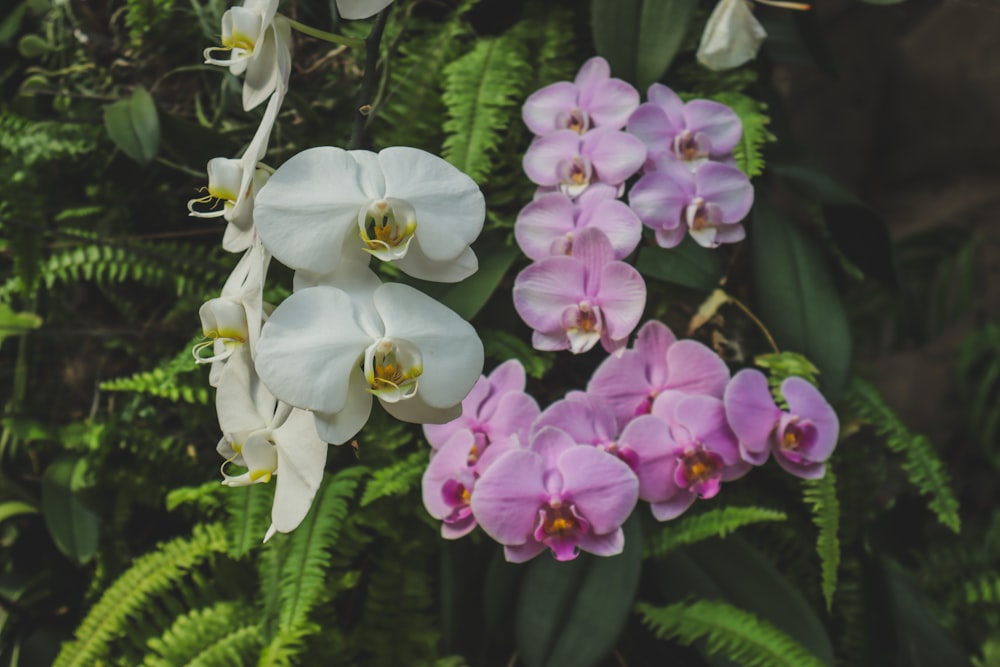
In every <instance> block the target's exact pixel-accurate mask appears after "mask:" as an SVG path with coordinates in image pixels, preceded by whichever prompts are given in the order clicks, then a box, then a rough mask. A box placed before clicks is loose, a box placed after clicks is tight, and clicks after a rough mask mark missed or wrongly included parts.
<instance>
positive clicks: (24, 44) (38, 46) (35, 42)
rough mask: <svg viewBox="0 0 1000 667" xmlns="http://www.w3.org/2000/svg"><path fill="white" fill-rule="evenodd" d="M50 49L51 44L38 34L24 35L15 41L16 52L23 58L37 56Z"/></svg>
mask: <svg viewBox="0 0 1000 667" xmlns="http://www.w3.org/2000/svg"><path fill="white" fill-rule="evenodd" d="M51 50H52V45H51V44H49V43H48V42H47V41H45V38H44V37H41V36H39V35H25V36H24V37H22V38H21V40H20V41H19V42H18V43H17V52H18V53H20V54H21V56H22V57H24V58H29V59H30V58H39V57H41V56H43V55H45V54H46V53H48V52H49V51H51Z"/></svg>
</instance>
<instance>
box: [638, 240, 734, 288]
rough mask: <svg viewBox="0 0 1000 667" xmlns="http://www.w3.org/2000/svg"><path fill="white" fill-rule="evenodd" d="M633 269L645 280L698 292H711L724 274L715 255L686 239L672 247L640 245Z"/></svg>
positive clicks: (719, 260) (717, 254) (718, 258)
mask: <svg viewBox="0 0 1000 667" xmlns="http://www.w3.org/2000/svg"><path fill="white" fill-rule="evenodd" d="M636 268H637V269H638V270H639V273H641V274H643V275H644V276H647V277H649V278H657V279H659V280H664V281H666V282H668V283H673V284H675V285H681V286H682V287H689V288H691V289H694V290H698V291H699V292H711V291H712V290H714V289H715V288H716V287H718V286H719V281H720V280H722V277H723V276H724V275H725V269H724V267H723V266H722V259H721V258H720V257H719V253H717V252H713V251H712V250H709V249H708V248H703V247H701V246H700V245H698V244H697V243H696V242H695V241H694V239H692V238H691V237H689V236H688V237H685V238H684V240H683V241H682V242H681V244H680V245H679V246H677V247H676V248H661V247H659V246H644V247H643V248H642V249H640V250H639V259H638V261H637V262H636Z"/></svg>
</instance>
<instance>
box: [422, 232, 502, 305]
mask: <svg viewBox="0 0 1000 667" xmlns="http://www.w3.org/2000/svg"><path fill="white" fill-rule="evenodd" d="M472 248H473V250H475V251H476V255H477V256H478V257H479V270H478V271H476V272H475V273H474V274H472V275H471V276H469V277H468V278H466V279H465V280H463V281H462V282H460V283H452V284H444V283H431V282H427V281H424V280H416V279H413V278H405V279H404V282H406V283H409V284H410V285H413V286H414V287H416V288H417V289H419V290H420V291H422V292H423V293H424V294H426V295H427V296H430V297H433V298H435V299H437V300H438V301H440V302H441V303H443V304H444V305H446V306H448V307H449V308H451V309H452V310H454V311H455V312H456V313H458V314H459V315H460V316H461V317H462V318H463V319H466V320H471V319H472V318H473V317H475V316H476V313H478V312H479V311H480V309H482V307H483V306H485V305H486V302H487V301H489V299H490V296H492V295H493V292H494V291H495V290H496V288H497V286H498V285H499V284H500V281H501V280H502V279H503V277H504V274H506V273H507V269H509V268H510V267H511V265H512V264H513V263H514V260H515V259H517V257H518V255H519V254H520V253H519V251H518V249H517V248H516V247H514V246H513V245H509V244H507V243H505V242H504V240H503V238H502V236H501V234H500V233H499V232H487V233H486V234H483V235H482V236H480V237H479V240H478V241H476V243H475V244H474V245H473V247H472Z"/></svg>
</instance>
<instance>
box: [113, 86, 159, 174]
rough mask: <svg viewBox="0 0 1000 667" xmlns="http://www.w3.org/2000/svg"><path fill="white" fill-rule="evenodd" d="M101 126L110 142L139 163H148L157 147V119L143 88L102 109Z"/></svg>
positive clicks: (150, 98)
mask: <svg viewBox="0 0 1000 667" xmlns="http://www.w3.org/2000/svg"><path fill="white" fill-rule="evenodd" d="M104 127H105V128H106V129H107V131H108V136H110V137H111V141H113V142H115V145H116V146H118V148H120V149H121V150H122V152H124V153H125V154H126V155H128V156H129V157H130V158H132V159H133V160H135V161H136V162H138V163H139V164H148V163H149V162H151V161H152V159H153V158H154V157H156V152H157V150H158V149H159V146H160V117H159V115H158V114H157V111H156V105H155V104H154V103H153V98H152V96H151V95H150V94H149V92H147V91H146V89H145V88H136V89H135V92H133V93H132V95H131V96H130V97H127V98H125V99H121V100H118V101H117V102H115V103H114V104H110V105H108V106H106V107H104Z"/></svg>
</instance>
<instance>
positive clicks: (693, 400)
mask: <svg viewBox="0 0 1000 667" xmlns="http://www.w3.org/2000/svg"><path fill="white" fill-rule="evenodd" d="M674 418H675V419H676V420H677V422H678V423H680V424H681V425H682V426H684V427H685V428H686V429H687V430H688V431H689V432H690V433H691V435H692V436H694V437H695V438H696V439H697V440H698V441H700V442H701V444H702V445H704V447H705V448H706V449H708V450H711V451H712V452H714V453H716V454H718V455H719V456H721V457H722V460H723V461H724V462H725V463H726V465H732V464H734V463H736V462H737V461H739V460H740V454H739V443H738V441H737V439H736V435H735V434H734V433H733V432H732V430H731V429H730V428H729V424H728V423H727V422H726V409H725V406H724V405H723V403H722V401H721V400H720V399H718V398H714V397H712V396H688V397H686V398H684V399H683V400H681V401H679V402H678V403H677V407H676V408H675V409H674Z"/></svg>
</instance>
